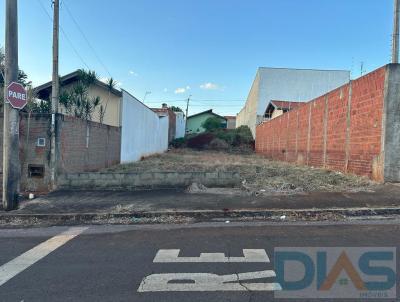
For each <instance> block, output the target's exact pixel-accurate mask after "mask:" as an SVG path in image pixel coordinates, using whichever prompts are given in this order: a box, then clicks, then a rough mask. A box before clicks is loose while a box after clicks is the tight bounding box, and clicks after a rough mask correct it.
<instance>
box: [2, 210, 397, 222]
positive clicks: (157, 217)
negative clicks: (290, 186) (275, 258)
mask: <svg viewBox="0 0 400 302" xmlns="http://www.w3.org/2000/svg"><path fill="white" fill-rule="evenodd" d="M393 215H400V207H386V208H330V209H274V210H249V209H242V210H226V211H224V210H217V211H213V210H199V211H148V212H131V213H52V214H13V213H3V214H0V225H2V226H7V225H10V226H16V225H23V226H27V225H41V224H45V225H70V224H146V223H182V222H184V223H187V222H200V221H210V220H213V219H249V218H250V219H255V220H273V221H274V220H280V219H281V217H282V216H285V219H286V218H287V219H288V221H291V220H303V221H307V220H310V221H326V220H338V219H339V220H340V219H345V218H349V217H374V216H393Z"/></svg>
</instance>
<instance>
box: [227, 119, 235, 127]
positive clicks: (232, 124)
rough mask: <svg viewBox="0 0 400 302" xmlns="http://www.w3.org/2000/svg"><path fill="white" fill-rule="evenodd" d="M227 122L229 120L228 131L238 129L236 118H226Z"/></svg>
mask: <svg viewBox="0 0 400 302" xmlns="http://www.w3.org/2000/svg"><path fill="white" fill-rule="evenodd" d="M226 120H227V124H226V129H235V128H236V117H226Z"/></svg>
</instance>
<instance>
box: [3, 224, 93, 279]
mask: <svg viewBox="0 0 400 302" xmlns="http://www.w3.org/2000/svg"><path fill="white" fill-rule="evenodd" d="M86 229H87V227H73V228H69V229H68V230H67V231H65V232H63V233H61V234H59V235H57V236H54V237H52V238H50V239H49V240H47V241H45V242H42V243H41V244H39V245H37V246H35V247H34V248H32V249H30V250H29V251H27V252H25V253H23V254H22V255H20V256H18V257H17V258H14V259H13V260H11V261H9V262H7V263H6V264H4V265H2V266H0V286H2V285H3V284H4V283H6V282H7V281H8V280H10V279H11V278H13V277H15V276H16V275H18V274H19V273H21V272H22V271H24V270H26V269H27V268H28V267H30V266H31V265H33V264H35V263H36V262H38V261H39V260H40V259H42V258H44V257H46V256H47V255H48V254H50V253H51V252H53V251H55V250H56V249H58V248H59V247H61V246H62V245H64V244H65V243H67V242H68V241H70V240H72V239H74V238H75V237H76V236H78V235H80V234H81V233H82V232H84V231H85V230H86Z"/></svg>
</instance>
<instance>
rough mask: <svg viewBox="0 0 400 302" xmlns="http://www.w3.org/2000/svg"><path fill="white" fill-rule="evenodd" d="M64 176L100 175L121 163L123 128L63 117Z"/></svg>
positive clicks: (62, 153) (62, 167)
mask: <svg viewBox="0 0 400 302" xmlns="http://www.w3.org/2000/svg"><path fill="white" fill-rule="evenodd" d="M60 125H61V127H60V132H59V133H60V142H61V145H60V155H61V161H60V167H59V170H60V173H73V172H90V171H97V170H100V169H103V168H106V167H110V166H112V165H116V164H118V163H119V162H120V154H121V128H119V127H113V126H108V125H102V124H99V123H96V122H86V121H84V120H82V119H78V118H74V117H70V116H63V121H62V122H61V123H60Z"/></svg>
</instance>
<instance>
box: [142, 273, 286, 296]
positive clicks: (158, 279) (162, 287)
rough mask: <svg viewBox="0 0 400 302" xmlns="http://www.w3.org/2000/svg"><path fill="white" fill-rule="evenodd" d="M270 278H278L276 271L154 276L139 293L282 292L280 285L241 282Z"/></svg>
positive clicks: (148, 279) (147, 278) (143, 284)
mask: <svg viewBox="0 0 400 302" xmlns="http://www.w3.org/2000/svg"><path fill="white" fill-rule="evenodd" d="M270 277H276V274H275V272H274V271H271V270H266V271H260V272H249V273H241V274H232V275H222V276H220V275H216V274H208V273H178V274H153V275H150V276H147V277H146V278H144V279H143V281H142V282H141V283H140V286H139V288H138V292H168V291H173V292H205V291H208V292H213V291H276V290H282V287H281V286H280V284H279V283H241V281H245V280H255V279H262V278H270ZM171 282H174V283H171ZM178 282H179V283H178ZM229 282H235V283H229Z"/></svg>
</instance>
